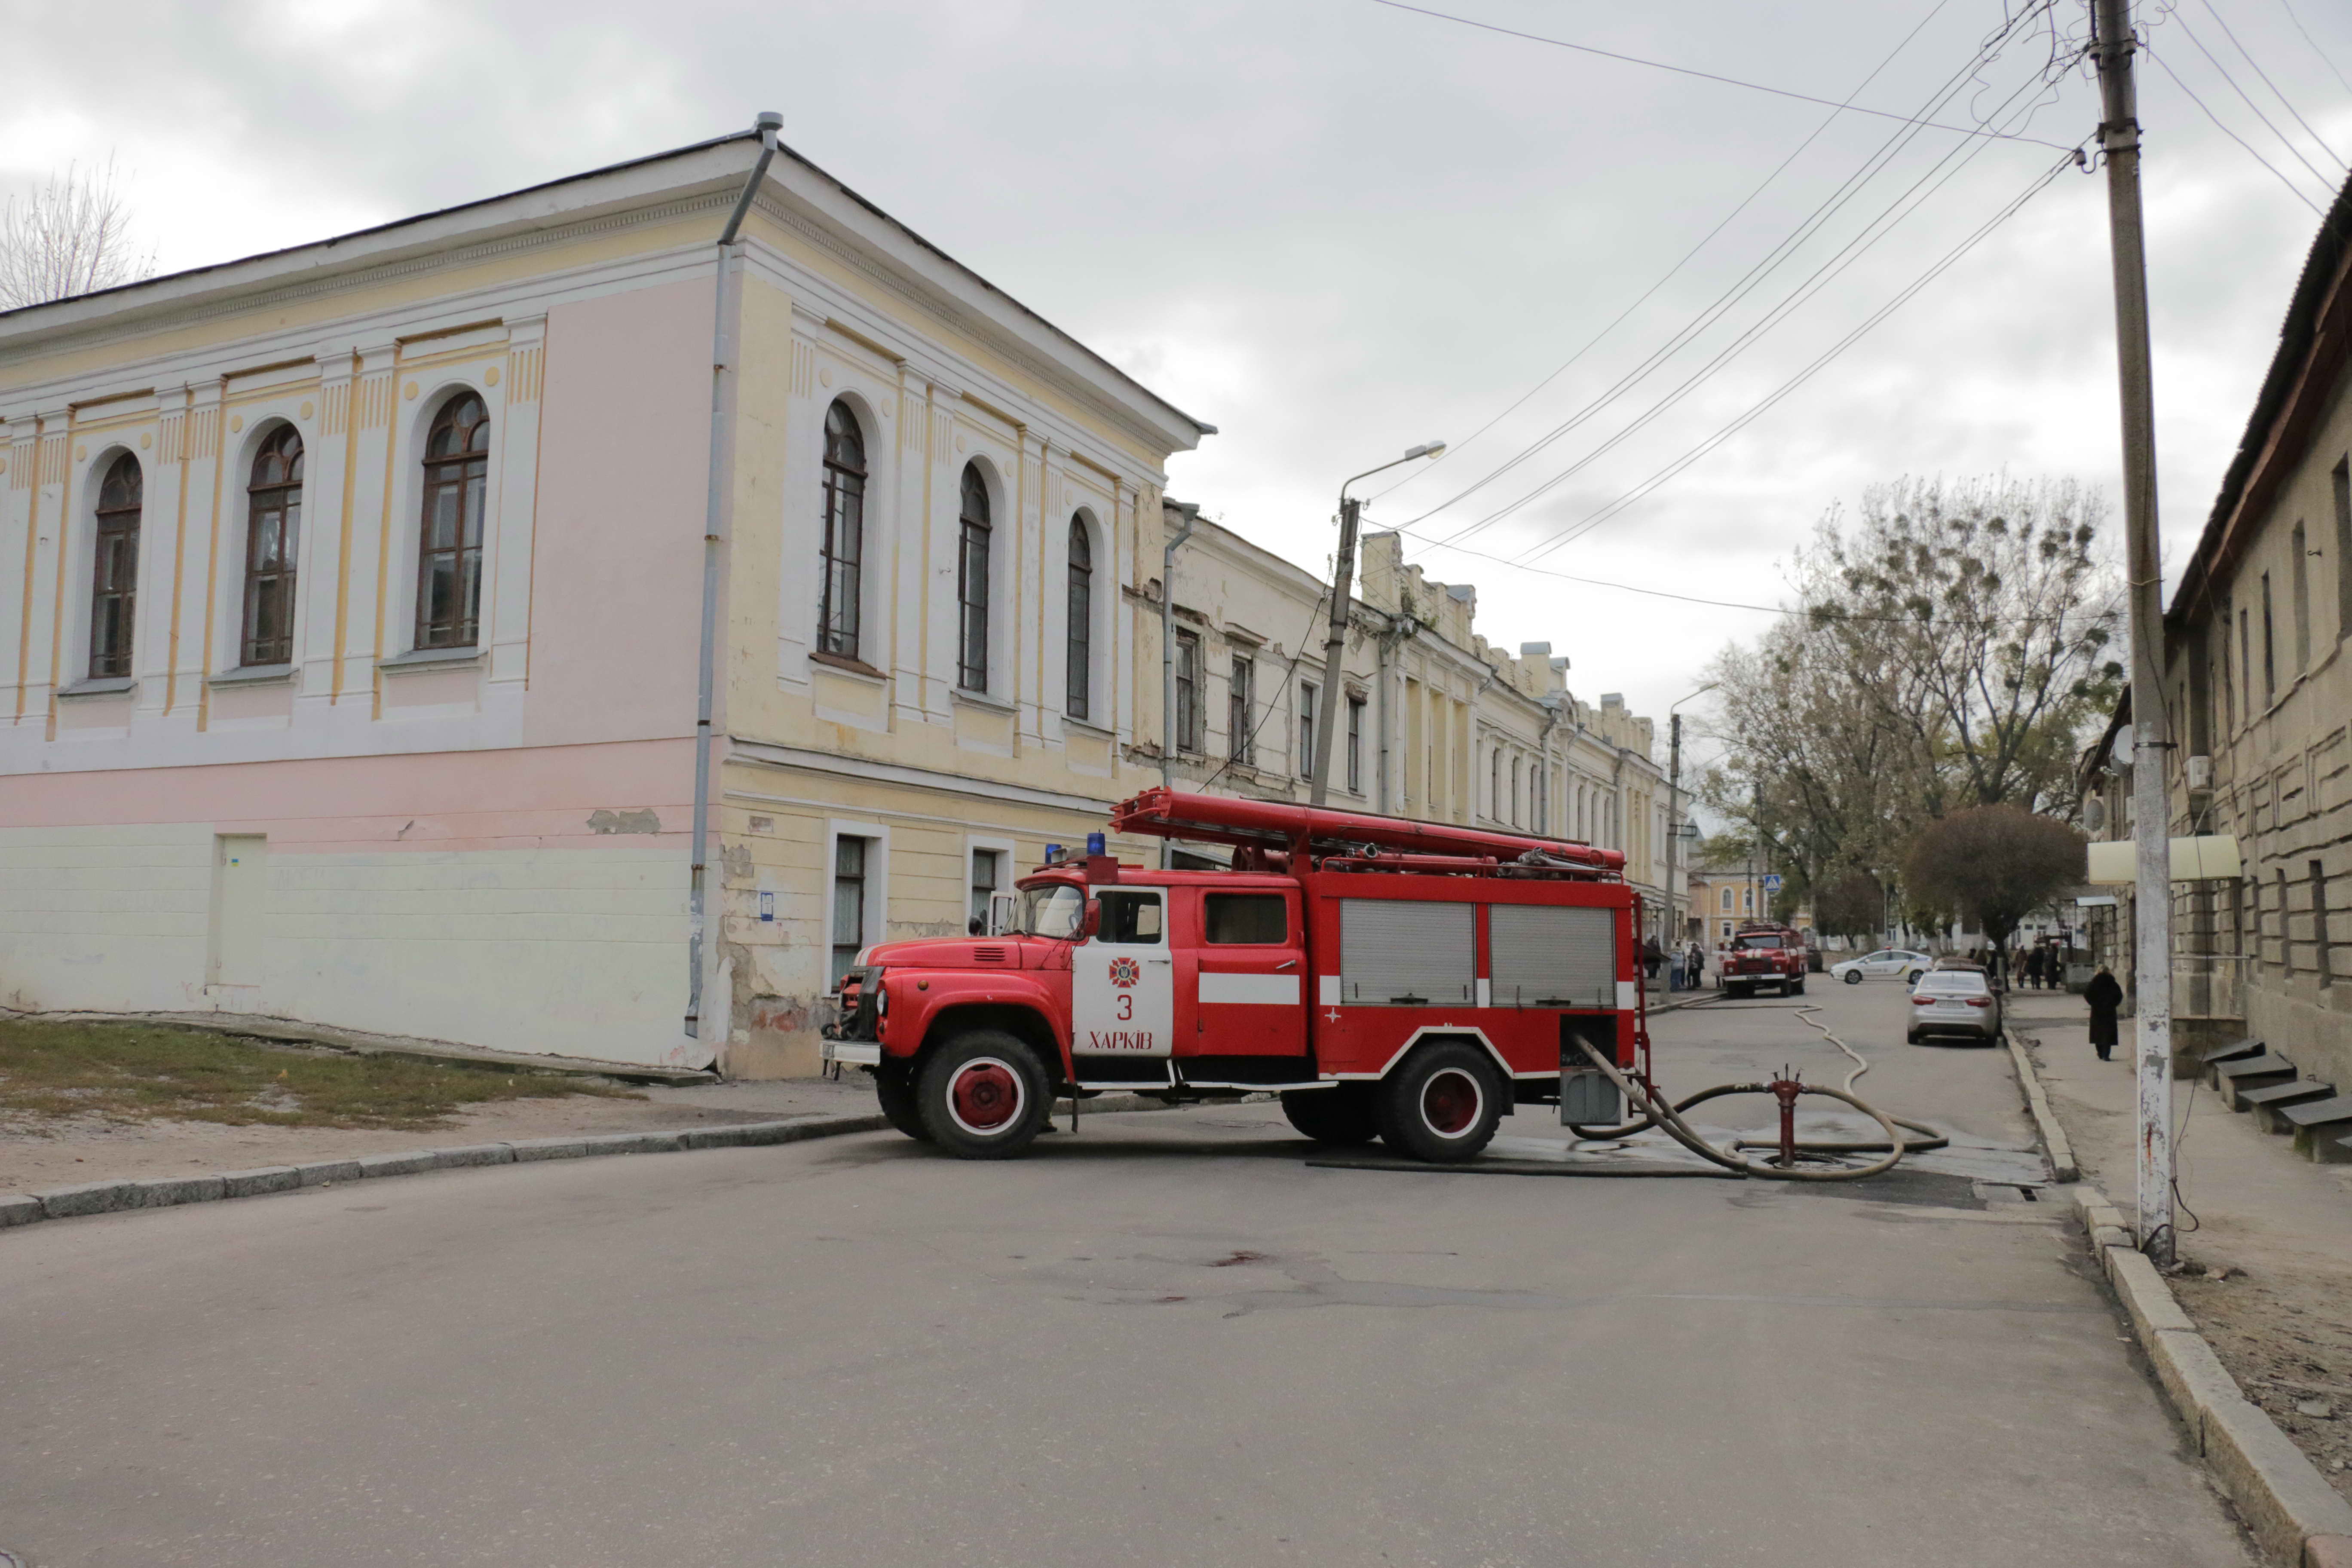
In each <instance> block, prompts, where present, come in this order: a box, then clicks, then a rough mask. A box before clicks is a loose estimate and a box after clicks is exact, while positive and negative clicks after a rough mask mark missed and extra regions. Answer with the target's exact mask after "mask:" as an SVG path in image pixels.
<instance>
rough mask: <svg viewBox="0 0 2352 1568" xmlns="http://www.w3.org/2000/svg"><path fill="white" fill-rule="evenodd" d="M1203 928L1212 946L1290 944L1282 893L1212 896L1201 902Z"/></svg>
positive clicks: (1287, 917) (1218, 894) (1287, 915)
mask: <svg viewBox="0 0 2352 1568" xmlns="http://www.w3.org/2000/svg"><path fill="white" fill-rule="evenodd" d="M1201 924H1202V930H1203V931H1204V932H1205V934H1206V937H1207V940H1208V941H1209V942H1210V943H1211V944H1212V945H1214V946H1218V947H1223V946H1226V945H1228V944H1235V945H1255V946H1259V947H1279V946H1281V945H1282V944H1283V943H1284V942H1288V941H1289V940H1290V919H1289V914H1288V911H1287V910H1285V909H1284V908H1283V900H1282V895H1281V894H1280V893H1211V894H1209V895H1208V896H1207V897H1205V898H1203V899H1202V900H1201Z"/></svg>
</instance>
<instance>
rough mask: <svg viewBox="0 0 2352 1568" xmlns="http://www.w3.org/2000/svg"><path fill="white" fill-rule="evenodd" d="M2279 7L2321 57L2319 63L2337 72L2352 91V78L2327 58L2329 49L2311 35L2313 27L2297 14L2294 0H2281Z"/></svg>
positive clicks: (2345, 87) (2339, 79) (2346, 87)
mask: <svg viewBox="0 0 2352 1568" xmlns="http://www.w3.org/2000/svg"><path fill="white" fill-rule="evenodd" d="M2279 9H2281V10H2283V11H2284V12H2285V13H2286V19H2287V20H2288V21H2290V22H2293V23H2294V30H2295V31H2296V32H2298V33H2301V34H2302V35H2303V41H2304V42H2305V43H2306V44H2309V45H2310V46H2311V52H2312V53H2313V54H2315V55H2317V56H2318V57H2319V63H2320V64H2321V65H2324V66H2326V68H2328V69H2329V70H2330V71H2334V72H2335V75H2336V80H2337V81H2340V82H2343V83H2344V90H2345V91H2346V92H2352V80H2347V79H2346V77H2345V75H2344V73H2343V72H2342V71H2340V70H2336V62H2335V61H2334V60H2332V59H2329V58H2327V51H2326V49H2323V48H2321V47H2319V40H2318V39H2317V38H2315V37H2312V36H2311V29H2310V28H2308V27H2306V26H2304V25H2303V18H2302V17H2301V16H2296V15H2295V11H2294V0H2279Z"/></svg>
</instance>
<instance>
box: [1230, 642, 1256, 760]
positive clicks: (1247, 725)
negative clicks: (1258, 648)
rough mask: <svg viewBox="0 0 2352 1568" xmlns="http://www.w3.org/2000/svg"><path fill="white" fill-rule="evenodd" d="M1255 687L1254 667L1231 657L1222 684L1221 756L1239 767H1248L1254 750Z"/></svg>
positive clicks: (1253, 756) (1245, 660)
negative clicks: (1228, 673)
mask: <svg viewBox="0 0 2352 1568" xmlns="http://www.w3.org/2000/svg"><path fill="white" fill-rule="evenodd" d="M1256 685H1257V666H1256V665H1255V664H1253V663H1252V662H1251V661H1250V660H1248V659H1245V658H1242V657H1241V656H1240V655H1239V654H1235V655H1234V673H1233V679H1231V680H1229V681H1227V682H1226V684H1225V755H1226V756H1227V757H1229V758H1231V759H1232V760H1233V761H1234V762H1236V763H1240V764H1241V765H1242V766H1243V767H1249V766H1251V765H1252V763H1253V761H1254V759H1255V752H1256V749H1257V748H1256V742H1257V733H1256V731H1257V724H1256V721H1255V715H1256V713H1257V695H1256V692H1255V687H1256Z"/></svg>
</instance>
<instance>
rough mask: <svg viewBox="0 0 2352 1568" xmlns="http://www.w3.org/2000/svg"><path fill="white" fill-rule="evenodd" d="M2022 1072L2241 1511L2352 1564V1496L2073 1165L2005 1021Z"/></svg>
mask: <svg viewBox="0 0 2352 1568" xmlns="http://www.w3.org/2000/svg"><path fill="white" fill-rule="evenodd" d="M2001 1034H2002V1037H2003V1038H2005V1039H2006V1040H2007V1041H2008V1042H2009V1050H2010V1055H2011V1058H2013V1059H2014V1060H2015V1061H2016V1063H2017V1076H2018V1081H2019V1082H2020V1083H2021V1084H2022V1085H2023V1086H2024V1088H2025V1098H2026V1103H2027V1105H2028V1106H2029V1107H2030V1108H2031V1109H2032V1111H2033V1120H2034V1122H2035V1124H2036V1125H2037V1126H2039V1127H2040V1128H2042V1138H2043V1141H2044V1142H2045V1143H2047V1144H2048V1146H2049V1149H2050V1160H2051V1163H2052V1164H2053V1166H2054V1165H2057V1164H2058V1163H2059V1162H2060V1160H2061V1159H2062V1158H2063V1160H2064V1161H2065V1163H2066V1170H2065V1171H2064V1173H2063V1174H2062V1175H2061V1176H2060V1178H2059V1179H2060V1180H2062V1181H2063V1180H2070V1179H2072V1180H2076V1181H2077V1182H2078V1183H2079V1184H2077V1185H2076V1186H2075V1187H2074V1206H2075V1209H2076V1211H2077V1212H2078V1213H2080V1214H2081V1215H2082V1218H2083V1225H2084V1228H2085V1229H2086V1230H2087V1231H2089V1233H2090V1238H2091V1255H2092V1257H2093V1258H2095V1259H2096V1260H2097V1262H2098V1265H2099V1271H2100V1273H2102V1274H2103V1275H2105V1277H2106V1279H2107V1283H2108V1285H2109V1287H2110V1288H2111V1289H2113V1290H2114V1291H2115V1293H2116V1300H2117V1301H2118V1302H2119V1303H2120V1304H2121V1305H2122V1307H2123V1310H2124V1315H2125V1317H2126V1319H2127V1320H2128V1321H2130V1323H2131V1328H2132V1337H2133V1338H2134V1339H2135V1340H2137V1342H2138V1343H2139V1347H2140V1349H2141V1351H2142V1352H2145V1353H2146V1354H2147V1359H2148V1364H2149V1366H2150V1368H2151V1369H2152V1370H2153V1371H2154V1372H2155V1373H2156V1382H2157V1386H2158V1387H2159V1388H2161V1389H2162V1390H2163V1391H2164V1396H2165V1399H2166V1400H2167V1401H2168V1403H2169V1404H2170V1405H2172V1408H2173V1410H2174V1412H2175V1413H2176V1414H2178V1415H2179V1417H2180V1420H2181V1422H2182V1424H2183V1425H2184V1426H2187V1427H2188V1428H2189V1437H2190V1439H2191V1440H2192V1441H2193V1442H2194V1443H2195V1444H2196V1446H2197V1452H2198V1454H2199V1456H2200V1457H2201V1458H2203V1459H2204V1461H2205V1466H2206V1468H2207V1469H2209V1470H2210V1471H2211V1472H2212V1473H2213V1476H2214V1479H2217V1480H2219V1481H2220V1482H2221V1489H2222V1490H2223V1491H2225V1492H2227V1493H2228V1494H2229V1497H2230V1501H2231V1504H2232V1505H2234V1506H2235V1507H2236V1509H2237V1510H2238V1518H2239V1519H2240V1521H2242V1522H2243V1523H2244V1525H2245V1527H2246V1528H2247V1530H2248V1531H2252V1534H2253V1537H2254V1539H2255V1541H2256V1542H2259V1543H2260V1544H2261V1546H2262V1549H2263V1552H2264V1553H2265V1554H2266V1555H2267V1556H2268V1557H2269V1558H2270V1559H2271V1560H2272V1561H2273V1562H2274V1563H2282V1564H2284V1565H2285V1568H2352V1502H2347V1501H2346V1500H2344V1498H2343V1496H2342V1494H2340V1493H2339V1492H2337V1491H2336V1489H2335V1487H2334V1486H2332V1485H2330V1484H2329V1482H2328V1480H2327V1478H2326V1477H2325V1476H2323V1475H2321V1474H2320V1473H2319V1468H2318V1467H2317V1466H2316V1465H2314V1464H2313V1463H2312V1462H2311V1460H2310V1458H2309V1457H2308V1456H2306V1455H2305V1453H2304V1451H2303V1450H2302V1449H2301V1448H2298V1447H2295V1446H2294V1439H2293V1438H2291V1437H2289V1436H2287V1435H2286V1434H2285V1433H2284V1432H2282V1431H2280V1430H2279V1428H2278V1424H2277V1423H2276V1422H2274V1421H2273V1420H2272V1419H2271V1418H2270V1417H2269V1416H2268V1415H2264V1414H2263V1410H2262V1407H2261V1406H2260V1405H2255V1404H2254V1403H2253V1402H2252V1401H2251V1400H2249V1399H2248V1398H2247V1397H2246V1394H2245V1390H2243V1389H2242V1388H2240V1387H2239V1386H2238V1383H2237V1380H2236V1379H2235V1378H2233V1377H2231V1375H2230V1372H2229V1369H2228V1368H2227V1367H2225V1366H2223V1365H2222V1364H2221V1358H2220V1357H2219V1356H2216V1355H2215V1354H2214V1353H2213V1347H2212V1346H2211V1345H2210V1343H2208V1342H2207V1341H2206V1339H2205V1336H2204V1335H2203V1334H2201V1333H2200V1332H2199V1331H2198V1330H2197V1325H2196V1323H2195V1322H2194V1321H2191V1319H2190V1318H2189V1314H2188V1312H2186V1311H2185V1310H2182V1308H2181V1305H2180V1301H2179V1298H2178V1297H2176V1296H2174V1295H2173V1293H2172V1287H2171V1286H2170V1285H2168V1284H2167V1283H2166V1282H2165V1279H2164V1276H2163V1275H2162V1274H2160V1273H2158V1271H2157V1268H2156V1265H2155V1264H2153V1263H2151V1262H2149V1261H2148V1259H2147V1255H2146V1254H2144V1253H2142V1252H2141V1251H2140V1250H2139V1247H2138V1243H2137V1240H2136V1239H2135V1237H2134V1236H2133V1234H2132V1228H2131V1226H2129V1225H2127V1224H2126V1222H2125V1220H2124V1215H2123V1211H2122V1210H2120V1209H2118V1208H2116V1206H2115V1205H2113V1204H2111V1203H2109V1202H2108V1201H2107V1195H2106V1194H2105V1193H2103V1192H2101V1191H2100V1190H2099V1189H2098V1188H2097V1187H2096V1186H2095V1185H2094V1184H2091V1183H2089V1182H2081V1181H2080V1180H2079V1173H2077V1172H2075V1171H2074V1150H2073V1148H2072V1147H2071V1146H2070V1145H2069V1144H2068V1143H2067V1142H2066V1131H2065V1129H2064V1128H2063V1127H2061V1126H2060V1125H2059V1124H2058V1117H2057V1113H2056V1111H2055V1110H2053V1109H2052V1108H2051V1105H2050V1097H2049V1095H2048V1094H2047V1093H2046V1092H2045V1091H2044V1090H2043V1089H2042V1076H2041V1074H2040V1073H2038V1072H2036V1071H2035V1070H2034V1068H2033V1059H2032V1058H2031V1057H2029V1056H2028V1055H2026V1053H2025V1050H2024V1048H2023V1047H2021V1045H2020V1044H2019V1042H2018V1039H2017V1037H2016V1036H2015V1035H2013V1034H2011V1033H2010V1032H2009V1031H2008V1030H2007V1029H2003V1030H2002V1031H2001Z"/></svg>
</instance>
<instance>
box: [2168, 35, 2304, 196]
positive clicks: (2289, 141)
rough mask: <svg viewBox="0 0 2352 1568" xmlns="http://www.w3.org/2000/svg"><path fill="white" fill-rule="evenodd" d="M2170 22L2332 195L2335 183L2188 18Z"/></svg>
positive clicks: (2266, 128)
mask: <svg viewBox="0 0 2352 1568" xmlns="http://www.w3.org/2000/svg"><path fill="white" fill-rule="evenodd" d="M2172 19H2173V21H2174V22H2176V23H2177V24H2179V27H2180V36H2181V37H2184V38H2187V39H2188V40H2189V42H2190V43H2192V44H2194V45H2196V46H2197V52H2198V53H2199V54H2200V55H2203V56H2204V57H2205V59H2206V62H2207V63H2208V64H2210V66H2212V68H2214V69H2215V70H2216V71H2218V72H2220V73H2221V79H2222V80H2223V81H2224V82H2226V83H2228V84H2229V88H2230V90H2231V92H2234V93H2236V94H2237V95H2238V100H2239V101H2240V102H2242V103H2243V104H2244V105H2245V106H2246V107H2247V108H2248V109H2250V110H2252V111H2253V115H2254V118H2255V119H2256V120H2259V121H2262V122H2263V130H2265V131H2267V132H2270V133H2271V134H2272V135H2273V136H2275V137H2277V138H2278V139H2279V145H2280V146H2282V147H2284V148H2285V149H2286V150H2287V152H2288V153H2291V154H2293V155H2294V161H2295V162H2296V163H2300V164H2302V165H2303V166H2304V169H2305V171H2306V172H2307V173H2308V174H2310V175H2311V177H2312V178H2313V179H2315V180H2317V181H2318V182H2319V184H2320V187H2321V188H2322V189H2323V190H2327V191H2331V192H2332V191H2333V190H2334V189H2335V188H2336V182H2335V181H2334V180H2332V179H2330V178H2328V176H2326V174H2321V173H2320V172H2319V166H2318V165H2317V164H2316V163H2313V162H2312V161H2311V160H2310V159H2308V158H2306V157H2305V156H2304V155H2303V149H2302V148H2300V147H2298V146H2296V145H2295V144H2294V138H2293V137H2291V136H2289V135H2288V134H2287V133H2286V132H2284V131H2281V130H2280V129H2279V128H2278V127H2277V126H2275V125H2273V124H2272V123H2271V117H2270V116H2269V115H2267V114H2264V113H2263V107H2262V105H2261V104H2259V103H2256V102H2255V101H2254V100H2253V98H2252V95H2251V94H2250V93H2248V92H2247V91H2246V89H2244V88H2242V87H2240V86H2239V85H2238V79H2237V78H2236V77H2233V76H2231V74H2230V68H2229V67H2227V66H2225V65H2223V64H2222V63H2221V60H2220V59H2218V58H2215V56H2214V54H2213V51H2212V50H2210V49H2209V48H2207V47H2205V40H2204V39H2202V38H2200V37H2198V36H2197V34H2196V32H2195V31H2194V30H2193V29H2192V28H2190V26H2189V19H2188V18H2187V17H2185V16H2181V15H2180V14H2179V12H2177V11H2176V12H2175V13H2173V18H2172ZM2327 155H2328V156H2329V157H2331V158H2333V157H2334V156H2336V154H2335V153H2328V154H2327Z"/></svg>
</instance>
